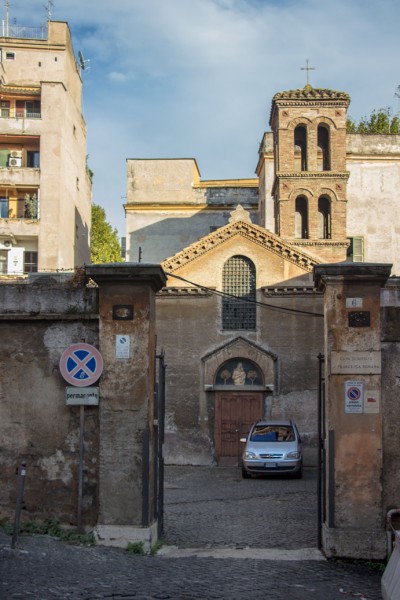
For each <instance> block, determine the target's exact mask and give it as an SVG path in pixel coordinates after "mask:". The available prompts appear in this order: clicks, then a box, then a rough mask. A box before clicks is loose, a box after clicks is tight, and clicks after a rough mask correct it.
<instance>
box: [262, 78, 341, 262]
mask: <svg viewBox="0 0 400 600" xmlns="http://www.w3.org/2000/svg"><path fill="white" fill-rule="evenodd" d="M349 103H350V96H349V95H348V94H346V93H345V92H337V91H334V90H328V89H316V88H313V87H311V85H306V86H305V87H304V88H303V89H299V90H291V91H286V92H279V93H278V94H275V96H274V97H273V100H272V107H271V116H270V126H271V130H272V132H273V136H274V142H273V145H274V163H275V172H274V183H273V191H272V195H273V197H274V205H275V209H274V212H275V233H277V234H278V235H280V236H281V237H282V238H283V239H284V240H285V241H287V242H289V243H291V244H293V245H295V246H297V247H299V248H300V249H302V250H305V251H310V252H313V253H316V255H317V256H319V257H320V258H321V259H322V260H324V261H325V262H337V261H343V260H346V249H347V245H348V242H347V240H346V213H347V193H346V192H347V181H348V178H349V173H348V171H347V170H346V114H347V108H348V106H349Z"/></svg>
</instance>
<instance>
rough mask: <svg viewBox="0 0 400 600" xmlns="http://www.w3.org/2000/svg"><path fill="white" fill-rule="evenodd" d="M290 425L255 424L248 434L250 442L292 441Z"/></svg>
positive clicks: (292, 433)
mask: <svg viewBox="0 0 400 600" xmlns="http://www.w3.org/2000/svg"><path fill="white" fill-rule="evenodd" d="M294 439H295V438H294V431H293V427H292V426H291V425H256V426H255V427H254V429H253V431H252V434H251V436H250V441H252V442H293V441H294Z"/></svg>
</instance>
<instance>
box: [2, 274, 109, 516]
mask: <svg viewBox="0 0 400 600" xmlns="http://www.w3.org/2000/svg"><path fill="white" fill-rule="evenodd" d="M96 298H97V290H95V289H93V288H92V289H85V288H79V289H78V288H76V287H74V286H73V284H72V285H71V281H70V282H69V283H65V284H55V285H54V284H53V287H52V286H51V284H50V285H49V280H48V279H47V282H46V283H44V285H40V284H39V283H36V284H27V283H25V284H17V285H12V284H2V285H0V307H1V308H0V331H1V335H0V364H1V375H0V421H1V422H2V423H3V428H2V431H3V433H2V450H1V466H2V468H1V470H0V471H1V476H0V477H1V485H0V489H1V492H0V503H1V508H0V510H1V511H2V512H3V511H5V512H6V514H10V511H11V510H12V509H13V508H14V507H15V494H16V477H15V471H16V468H17V467H18V466H20V465H21V462H22V461H25V462H26V464H27V476H26V483H25V506H24V508H25V510H26V514H27V515H29V516H30V517H35V516H38V517H42V518H43V517H44V516H54V515H57V516H58V517H59V518H60V519H61V520H62V521H63V522H67V523H72V524H73V523H76V514H77V513H76V510H77V490H78V487H77V486H78V483H77V481H78V480H77V477H78V461H79V408H78V407H67V406H65V401H64V390H65V386H66V382H65V381H64V380H63V379H62V377H61V375H60V372H59V360H60V357H61V354H62V352H63V351H64V350H65V349H66V347H68V346H69V345H70V344H72V343H76V342H81V341H83V340H85V341H86V342H87V343H89V344H92V345H98V324H97V319H95V318H93V316H94V315H93V312H97V299H96ZM98 427H99V422H98V414H97V408H91V407H88V408H87V409H86V424H85V466H86V478H85V486H84V490H83V506H84V508H83V516H84V520H85V522H87V523H95V522H96V519H97V510H98V507H97V503H98V441H99V430H98Z"/></svg>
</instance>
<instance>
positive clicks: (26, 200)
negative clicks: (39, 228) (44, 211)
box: [0, 192, 39, 221]
mask: <svg viewBox="0 0 400 600" xmlns="http://www.w3.org/2000/svg"><path fill="white" fill-rule="evenodd" d="M0 193H1V192H0ZM38 218H39V199H38V195H37V193H26V194H25V195H24V196H23V197H20V196H19V197H0V219H11V220H14V219H25V220H29V221H37V220H38Z"/></svg>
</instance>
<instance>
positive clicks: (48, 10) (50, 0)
mask: <svg viewBox="0 0 400 600" xmlns="http://www.w3.org/2000/svg"><path fill="white" fill-rule="evenodd" d="M52 6H54V2H53V0H47V5H46V4H45V6H44V9H45V11H46V12H47V20H48V21H51V8H52Z"/></svg>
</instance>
